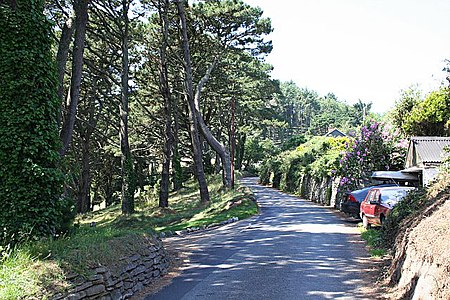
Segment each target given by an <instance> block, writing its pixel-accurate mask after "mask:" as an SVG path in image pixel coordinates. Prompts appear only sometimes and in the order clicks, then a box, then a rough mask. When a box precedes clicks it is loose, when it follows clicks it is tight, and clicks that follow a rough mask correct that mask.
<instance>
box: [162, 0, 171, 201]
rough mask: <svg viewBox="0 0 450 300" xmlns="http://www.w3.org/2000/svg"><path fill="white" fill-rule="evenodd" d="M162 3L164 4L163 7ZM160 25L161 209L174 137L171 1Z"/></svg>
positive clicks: (165, 197) (166, 196)
mask: <svg viewBox="0 0 450 300" xmlns="http://www.w3.org/2000/svg"><path fill="white" fill-rule="evenodd" d="M161 2H163V4H162V7H161ZM159 5H160V7H159V16H160V25H161V29H162V41H161V48H160V50H159V56H160V57H159V58H160V61H159V63H160V65H159V89H160V92H161V95H162V97H163V99H164V118H165V123H164V149H163V163H162V172H161V186H160V191H159V207H168V206H169V179H170V161H171V159H172V157H171V156H172V148H173V136H172V117H171V116H172V106H171V95H170V89H169V79H168V71H167V56H166V53H167V47H168V38H169V21H168V19H167V15H168V10H169V0H163V1H160V2H159Z"/></svg>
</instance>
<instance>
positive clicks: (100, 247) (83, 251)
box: [0, 176, 258, 300]
mask: <svg viewBox="0 0 450 300" xmlns="http://www.w3.org/2000/svg"><path fill="white" fill-rule="evenodd" d="M209 189H210V195H211V201H210V203H208V204H202V203H201V201H200V197H199V193H198V188H197V185H196V184H195V183H194V182H188V183H187V184H186V185H185V187H184V188H183V189H181V190H180V191H177V192H174V193H172V194H171V195H170V199H169V205H170V207H169V208H159V207H158V203H157V199H156V198H153V200H151V201H147V202H146V201H142V202H137V203H136V204H137V205H136V213H135V214H133V215H131V216H122V215H121V208H120V205H116V206H113V207H109V208H107V209H104V210H101V211H97V212H92V213H88V214H85V215H82V216H79V217H78V218H77V220H76V224H75V226H74V228H73V230H72V231H71V233H70V234H68V235H67V236H64V237H61V238H59V239H56V240H51V239H43V240H40V241H37V242H32V243H28V244H22V245H21V246H18V247H17V248H16V249H13V250H5V249H0V250H2V251H0V252H1V254H2V256H1V264H0V299H7V300H9V299H47V298H48V297H49V296H50V295H52V294H54V293H55V292H61V291H64V290H65V289H67V288H68V286H69V284H70V283H69V282H68V281H67V280H66V278H67V276H68V275H69V274H73V273H76V274H80V275H82V276H89V275H90V269H91V268H93V267H96V266H99V265H104V266H108V267H109V268H110V269H111V271H112V272H114V271H115V268H117V271H118V270H119V269H118V268H119V267H120V266H119V265H118V262H119V261H120V258H122V257H125V256H129V255H132V254H134V253H138V252H139V251H140V250H141V249H143V248H145V247H148V243H149V239H150V238H151V236H153V235H154V234H155V233H156V232H164V231H168V230H170V231H175V230H182V229H185V228H188V227H198V226H202V225H205V226H206V225H208V224H211V223H220V222H221V221H224V220H227V219H230V218H232V217H238V218H239V219H243V218H246V217H249V216H252V215H254V214H256V213H257V212H258V208H257V205H256V202H255V201H254V196H253V194H252V192H251V191H250V189H249V188H247V187H242V186H238V188H237V189H236V190H224V189H223V188H222V187H221V178H220V176H217V177H210V178H209Z"/></svg>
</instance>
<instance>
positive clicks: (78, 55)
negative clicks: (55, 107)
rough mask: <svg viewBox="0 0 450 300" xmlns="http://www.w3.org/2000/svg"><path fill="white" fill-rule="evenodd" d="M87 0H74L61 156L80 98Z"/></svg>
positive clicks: (64, 150) (69, 135)
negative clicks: (69, 67) (70, 63)
mask: <svg viewBox="0 0 450 300" xmlns="http://www.w3.org/2000/svg"><path fill="white" fill-rule="evenodd" d="M88 4H89V0H77V1H75V2H74V4H73V6H74V10H75V41H74V44H73V51H72V56H73V58H72V78H71V82H70V93H69V97H68V98H69V99H68V101H67V102H68V105H67V107H66V112H65V118H64V120H63V124H62V128H61V133H60V137H61V141H62V148H61V149H60V151H59V153H60V155H61V156H64V155H65V154H66V151H67V149H68V148H69V145H70V143H71V141H72V134H73V127H74V125H75V119H76V115H77V107H78V101H79V99H80V87H81V78H82V74H83V54H84V43H85V40H86V25H87V22H88Z"/></svg>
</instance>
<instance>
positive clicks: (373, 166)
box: [336, 122, 407, 192]
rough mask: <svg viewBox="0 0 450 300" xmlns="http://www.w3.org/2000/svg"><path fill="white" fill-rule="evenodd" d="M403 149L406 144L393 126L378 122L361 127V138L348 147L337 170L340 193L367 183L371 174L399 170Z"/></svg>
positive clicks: (403, 157)
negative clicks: (339, 179)
mask: <svg viewBox="0 0 450 300" xmlns="http://www.w3.org/2000/svg"><path fill="white" fill-rule="evenodd" d="M406 149H407V144H406V143H405V141H402V140H400V137H399V132H397V131H394V130H393V128H392V127H390V126H387V125H386V126H384V125H383V124H380V123H378V122H373V123H372V124H371V125H370V126H363V127H362V129H361V135H360V136H359V137H358V138H357V139H356V140H354V141H353V142H352V143H349V144H347V146H346V151H345V152H344V154H343V156H342V159H341V160H340V164H339V167H338V168H337V172H336V175H338V176H340V177H341V181H340V192H345V191H351V190H355V189H357V188H358V187H360V186H362V185H363V184H364V183H367V182H369V181H370V175H371V174H372V172H373V171H381V170H397V169H400V168H401V167H402V166H403V163H404V159H405V156H406V155H405V154H406Z"/></svg>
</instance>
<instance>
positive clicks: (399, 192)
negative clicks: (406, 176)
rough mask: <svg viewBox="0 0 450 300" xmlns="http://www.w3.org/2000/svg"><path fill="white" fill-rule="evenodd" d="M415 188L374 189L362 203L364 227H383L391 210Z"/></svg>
mask: <svg viewBox="0 0 450 300" xmlns="http://www.w3.org/2000/svg"><path fill="white" fill-rule="evenodd" d="M413 189H414V187H407V186H393V187H379V188H373V189H371V190H370V191H369V193H368V194H367V196H366V198H365V199H364V201H363V202H362V203H361V208H360V216H361V219H362V220H363V227H364V228H369V227H370V226H371V225H378V226H381V225H382V224H383V222H384V220H385V219H386V217H387V215H388V214H389V212H390V211H391V209H392V208H393V207H394V206H395V205H396V204H397V203H398V202H399V201H401V200H402V199H403V198H404V197H405V196H406V194H407V193H408V192H410V191H411V190H413Z"/></svg>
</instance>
